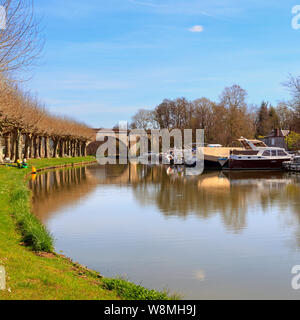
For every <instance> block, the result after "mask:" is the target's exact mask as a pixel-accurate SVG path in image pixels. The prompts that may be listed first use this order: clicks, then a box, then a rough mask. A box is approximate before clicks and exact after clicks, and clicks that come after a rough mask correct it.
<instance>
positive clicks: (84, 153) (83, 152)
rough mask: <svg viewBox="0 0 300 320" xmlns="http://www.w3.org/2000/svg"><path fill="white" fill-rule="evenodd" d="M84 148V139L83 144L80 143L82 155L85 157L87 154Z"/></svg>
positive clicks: (85, 146)
mask: <svg viewBox="0 0 300 320" xmlns="http://www.w3.org/2000/svg"><path fill="white" fill-rule="evenodd" d="M86 148H87V145H86V141H84V142H83V144H82V149H83V150H82V155H83V156H84V157H86V155H87V152H86Z"/></svg>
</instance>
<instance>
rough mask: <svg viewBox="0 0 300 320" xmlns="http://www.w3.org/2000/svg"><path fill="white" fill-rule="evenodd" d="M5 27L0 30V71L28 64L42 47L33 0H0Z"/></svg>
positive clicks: (10, 70)
mask: <svg viewBox="0 0 300 320" xmlns="http://www.w3.org/2000/svg"><path fill="white" fill-rule="evenodd" d="M0 6H3V7H4V8H5V11H6V28H4V29H1V30H0V73H6V74H8V73H10V72H12V71H14V72H15V71H19V70H20V69H24V68H26V67H28V66H30V65H31V64H32V63H33V61H34V60H35V59H36V58H37V57H38V55H39V53H40V52H41V49H42V47H43V41H41V38H40V31H39V21H38V19H37V18H36V15H35V12H34V7H33V0H0Z"/></svg>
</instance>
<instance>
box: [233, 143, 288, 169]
mask: <svg viewBox="0 0 300 320" xmlns="http://www.w3.org/2000/svg"><path fill="white" fill-rule="evenodd" d="M240 142H241V143H242V144H243V145H244V147H245V150H233V151H231V154H230V156H229V160H228V168H229V169H231V170H244V169H246V170H261V169H263V170H276V169H282V168H283V163H284V162H285V161H288V160H290V159H291V156H290V155H289V154H288V153H287V152H286V151H285V150H284V149H281V148H271V147H267V146H266V145H265V144H264V143H263V142H261V141H258V140H254V141H251V140H247V139H244V138H243V139H241V140H240Z"/></svg>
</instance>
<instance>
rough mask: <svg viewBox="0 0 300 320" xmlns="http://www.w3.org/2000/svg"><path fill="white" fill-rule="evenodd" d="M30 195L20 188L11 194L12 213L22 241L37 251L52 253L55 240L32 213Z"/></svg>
mask: <svg viewBox="0 0 300 320" xmlns="http://www.w3.org/2000/svg"><path fill="white" fill-rule="evenodd" d="M29 198H30V194H29V191H28V190H27V189H26V187H25V186H19V187H17V188H16V189H14V190H13V191H11V194H10V203H11V208H12V213H13V216H14V218H15V219H16V222H17V225H18V227H19V229H20V232H21V234H22V241H23V242H24V243H25V244H26V245H29V246H31V247H32V249H33V250H35V251H44V252H52V251H53V238H52V236H51V234H50V233H49V231H48V230H47V229H46V227H45V226H44V225H43V224H42V223H41V222H40V221H39V220H38V219H37V218H36V217H35V216H34V215H33V214H32V213H31V211H30V205H29V203H30V202H29Z"/></svg>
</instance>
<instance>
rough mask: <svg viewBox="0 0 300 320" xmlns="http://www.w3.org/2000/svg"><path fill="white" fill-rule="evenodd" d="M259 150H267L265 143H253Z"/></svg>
mask: <svg viewBox="0 0 300 320" xmlns="http://www.w3.org/2000/svg"><path fill="white" fill-rule="evenodd" d="M253 144H254V145H255V147H257V148H265V147H266V145H265V144H264V143H263V142H255V143H253Z"/></svg>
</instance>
